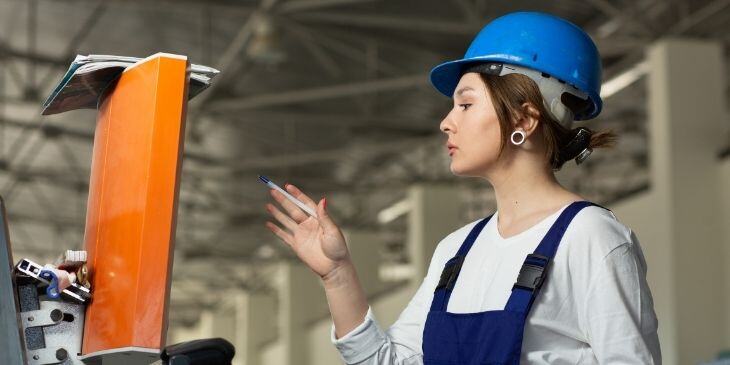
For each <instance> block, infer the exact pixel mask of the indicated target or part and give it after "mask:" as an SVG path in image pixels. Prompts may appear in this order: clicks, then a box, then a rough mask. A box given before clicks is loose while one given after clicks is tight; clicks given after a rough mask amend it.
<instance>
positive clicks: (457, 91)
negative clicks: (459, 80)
mask: <svg viewBox="0 0 730 365" xmlns="http://www.w3.org/2000/svg"><path fill="white" fill-rule="evenodd" d="M467 91H474V89H473V88H472V87H471V86H464V87H462V88H461V89H459V90H456V96H461V95H462V94H464V93H465V92H467Z"/></svg>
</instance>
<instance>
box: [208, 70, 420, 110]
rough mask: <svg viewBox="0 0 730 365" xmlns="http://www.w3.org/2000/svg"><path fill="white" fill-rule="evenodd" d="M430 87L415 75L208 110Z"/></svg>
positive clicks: (226, 104) (220, 104)
mask: <svg viewBox="0 0 730 365" xmlns="http://www.w3.org/2000/svg"><path fill="white" fill-rule="evenodd" d="M426 85H428V78H427V77H426V76H425V75H411V76H402V77H394V78H390V79H380V80H375V81H365V82H354V83H347V84H342V85H334V86H325V87H318V88H312V89H303V90H296V91H284V92H274V93H270V94H262V95H254V96H248V97H243V98H232V99H224V100H219V101H215V102H211V103H210V104H209V106H208V107H207V108H206V109H207V110H210V111H213V112H221V111H237V110H244V109H254V108H261V107H270V106H274V105H285V104H296V103H303V102H310V101H318V100H324V99H333V98H341V97H348V96H355V95H361V94H368V93H374V92H382V91H393V90H402V89H408V88H412V87H420V86H426Z"/></svg>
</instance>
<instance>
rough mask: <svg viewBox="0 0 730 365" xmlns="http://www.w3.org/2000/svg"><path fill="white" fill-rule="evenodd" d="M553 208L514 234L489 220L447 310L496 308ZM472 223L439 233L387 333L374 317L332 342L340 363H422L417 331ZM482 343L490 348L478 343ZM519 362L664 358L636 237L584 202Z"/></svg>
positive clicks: (554, 265)
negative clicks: (413, 288) (426, 266)
mask: <svg viewBox="0 0 730 365" xmlns="http://www.w3.org/2000/svg"><path fill="white" fill-rule="evenodd" d="M563 209H565V207H563V208H562V209H561V210H560V211H558V212H556V213H554V214H552V215H550V216H549V217H547V218H545V219H543V220H542V221H540V222H539V223H537V224H536V225H534V226H532V227H531V228H529V229H527V230H526V231H524V232H521V233H519V234H517V235H515V236H512V237H508V238H503V237H502V236H501V235H500V234H499V232H498V230H497V221H498V219H499V218H498V217H499V214H498V213H495V215H494V217H492V219H491V220H490V221H489V222H488V223H487V225H486V226H485V227H484V229H483V230H482V232H481V233H480V235H479V237H478V238H477V239H476V241H475V242H474V245H473V246H472V248H471V250H470V251H469V253H468V254H467V256H466V260H465V262H464V264H463V266H462V269H461V273H460V274H459V278H458V280H457V282H456V286H455V287H454V290H453V292H452V295H451V299H450V301H449V305H448V308H447V311H449V312H452V313H473V312H482V311H489V310H502V309H504V305H505V304H506V303H507V299H508V298H509V296H510V293H511V290H512V286H513V285H514V283H515V281H516V280H517V275H518V273H519V270H520V267H521V266H522V263H523V261H524V259H525V257H526V256H527V254H529V253H532V252H533V251H534V250H535V248H536V247H537V245H538V244H539V243H540V241H541V240H542V238H543V237H544V236H545V234H546V233H547V231H548V229H549V228H550V227H551V226H552V224H553V223H554V222H555V220H556V219H557V217H558V216H559V215H560V213H561V212H562V210H563ZM477 222H478V221H474V222H472V223H469V224H467V225H466V226H464V227H462V228H460V229H458V230H456V231H455V232H453V233H451V234H449V235H448V236H447V237H446V238H444V239H443V240H442V241H441V242H440V243H439V245H438V246H437V248H436V250H435V252H434V254H433V257H432V259H431V264H430V266H429V269H428V273H427V274H426V277H425V278H424V280H423V283H422V284H421V286H420V288H419V289H418V291H417V292H416V294H415V296H414V297H413V298H412V299H411V301H410V303H408V306H407V307H406V308H405V310H404V311H403V312H402V313H401V315H400V317H399V318H398V320H397V321H396V322H395V323H394V324H393V326H391V327H390V328H389V329H388V330H387V332H383V331H382V330H381V328H380V327H379V326H378V324H377V321H376V320H375V318H374V316H373V313H372V311H371V310H370V309H368V312H367V315H366V317H365V319H364V321H363V323H361V324H360V325H359V326H358V327H356V328H355V329H353V330H352V331H350V333H348V334H346V335H345V336H343V337H342V338H340V339H336V338H335V334H334V324H333V326H332V331H331V339H332V342H333V343H334V345H335V346H336V347H337V349H338V350H339V352H340V354H341V355H342V358H343V360H344V361H345V363H347V364H422V363H423V359H422V356H423V352H422V349H421V342H422V339H423V328H424V325H425V322H426V315H427V314H428V311H429V308H430V306H431V300H432V299H433V292H434V289H435V287H436V284H437V283H438V281H439V277H440V275H441V271H442V270H443V267H444V264H445V263H446V261H447V260H449V259H450V258H452V257H453V256H454V255H455V254H456V252H457V251H458V249H459V247H460V246H461V244H462V243H463V242H464V239H465V238H466V236H467V234H468V233H469V231H471V229H472V227H473V226H474V225H475V224H476V223H477ZM485 346H488V344H485ZM521 363H523V364H551V365H559V364H661V355H660V351H659V340H658V337H657V319H656V315H655V313H654V304H653V300H652V296H651V293H650V291H649V287H648V285H647V283H646V262H645V261H644V256H643V253H642V251H641V247H640V246H639V241H638V240H637V238H636V236H635V235H634V234H633V233H632V232H631V230H630V229H629V228H627V227H626V226H624V225H623V224H621V223H620V222H619V221H618V220H616V217H615V216H614V215H613V213H611V212H609V211H607V210H605V209H603V208H600V207H594V206H589V207H587V208H584V209H583V210H581V211H580V212H579V213H578V214H577V215H576V216H575V218H574V219H573V221H572V222H571V223H570V225H569V226H568V229H567V230H566V232H565V235H564V236H563V239H562V241H561V243H560V246H559V247H558V251H557V253H556V255H555V258H554V260H553V263H552V265H551V267H550V269H549V272H548V277H547V281H546V282H545V284H544V285H543V287H542V289H541V292H540V294H539V296H538V297H537V299H536V300H535V303H534V305H533V307H532V310H531V311H530V314H529V315H528V318H527V323H526V325H525V333H524V339H523V343H522V357H521Z"/></svg>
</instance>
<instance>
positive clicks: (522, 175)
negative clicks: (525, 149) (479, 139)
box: [486, 156, 576, 224]
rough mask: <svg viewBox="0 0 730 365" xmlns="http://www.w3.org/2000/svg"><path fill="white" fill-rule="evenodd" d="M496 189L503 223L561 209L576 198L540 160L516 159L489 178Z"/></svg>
mask: <svg viewBox="0 0 730 365" xmlns="http://www.w3.org/2000/svg"><path fill="white" fill-rule="evenodd" d="M486 178H487V180H488V181H489V182H490V183H491V184H492V186H493V187H494V193H495V196H496V200H497V210H498V211H499V219H500V221H501V222H504V223H507V224H509V222H512V221H514V220H516V219H520V217H524V216H527V215H531V214H534V213H537V212H540V211H544V210H550V211H552V210H554V209H558V208H559V207H561V206H562V205H563V204H564V203H565V202H566V201H568V200H570V199H573V200H575V197H576V196H575V195H574V194H572V193H570V192H569V191H567V190H565V188H563V187H562V186H561V185H560V184H559V183H558V181H557V180H556V178H555V174H554V173H553V171H552V169H550V167H549V166H547V165H546V164H545V162H544V160H542V159H540V158H528V157H527V156H525V158H515V159H512V160H511V161H510V162H509V166H500V167H497V168H496V169H495V171H493V172H491V173H490V174H488V176H486Z"/></svg>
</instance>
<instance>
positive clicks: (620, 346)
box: [583, 234, 661, 364]
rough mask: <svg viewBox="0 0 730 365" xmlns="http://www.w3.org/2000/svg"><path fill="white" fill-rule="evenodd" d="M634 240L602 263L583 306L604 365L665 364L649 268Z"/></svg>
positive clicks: (588, 333) (593, 343)
mask: <svg viewBox="0 0 730 365" xmlns="http://www.w3.org/2000/svg"><path fill="white" fill-rule="evenodd" d="M631 238H632V242H628V243H625V244H622V245H619V246H617V247H616V248H614V249H612V250H611V251H610V252H609V253H608V254H607V255H606V256H605V257H604V258H603V261H602V262H601V263H600V266H599V268H598V270H597V271H596V274H595V276H594V277H593V278H592V281H591V283H590V286H589V288H588V292H587V294H586V297H585V303H584V305H583V308H584V310H583V312H584V318H585V321H584V323H585V326H586V328H585V332H586V337H587V339H588V342H589V344H590V346H591V348H592V350H593V353H594V355H595V356H596V358H597V359H598V362H599V363H600V364H661V353H660V349H659V339H658V336H657V325H658V324H657V319H656V314H655V313H654V303H653V299H652V296H651V292H650V291H649V286H648V284H647V282H646V263H645V261H644V256H643V254H642V252H641V247H640V246H639V243H638V239H636V236H635V235H633V234H632V235H631Z"/></svg>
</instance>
